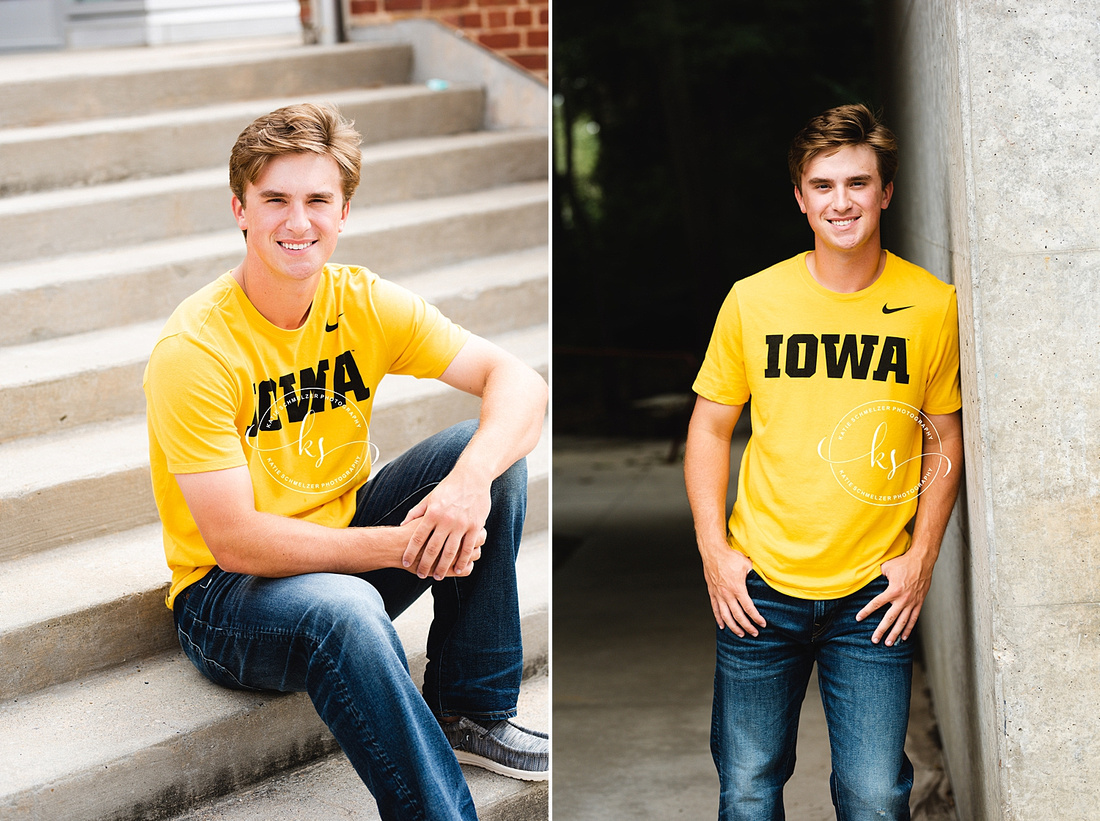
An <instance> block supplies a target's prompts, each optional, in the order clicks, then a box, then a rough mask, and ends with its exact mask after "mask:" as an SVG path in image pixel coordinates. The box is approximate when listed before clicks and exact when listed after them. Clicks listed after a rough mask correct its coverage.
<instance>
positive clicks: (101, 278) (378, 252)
mask: <svg viewBox="0 0 1100 821" xmlns="http://www.w3.org/2000/svg"><path fill="white" fill-rule="evenodd" d="M548 195H549V191H548V186H547V184H546V182H545V181H544V180H542V181H535V182H524V183H519V184H514V185H508V186H504V187H500V188H492V189H488V190H482V191H476V192H474V193H467V194H456V195H453V196H447V197H437V198H434V199H431V200H423V201H415V202H399V203H392V204H389V205H381V206H376V207H368V208H356V207H355V205H354V204H353V206H352V209H351V215H350V217H349V220H348V224H347V226H346V227H345V230H344V233H343V234H341V238H340V244H339V246H338V248H337V251H336V256H335V258H334V260H333V261H334V262H348V263H351V264H367V266H368V267H370V268H371V269H372V270H374V271H377V272H378V273H380V274H382V275H383V276H386V277H387V278H391V279H396V278H399V277H400V276H402V275H405V274H409V273H412V272H416V271H424V270H429V269H431V268H435V267H441V266H445V265H452V264H457V263H460V262H465V261H470V260H475V259H478V258H481V257H491V256H495V255H500V254H507V253H512V252H517V251H521V250H524V249H529V248H532V247H544V246H545V245H546V243H547V215H548V205H549V203H548ZM227 201H228V194H227V193H226V194H225V199H223V200H222V201H221V202H220V203H219V205H218V208H219V210H224V213H226V215H227V218H228V214H229V209H228V206H227V204H226V203H227ZM3 204H4V203H3V201H0V206H2V205H3ZM47 242H52V243H53V244H54V245H57V246H59V247H60V246H62V243H61V242H60V241H59V240H58V241H56V242H53V241H47ZM243 249H244V244H243V240H242V238H241V232H240V231H239V230H237V228H236V227H235V226H234V227H232V228H230V229H228V230H225V231H217V232H213V233H205V234H199V235H195V236H188V237H181V238H177V239H172V240H162V241H158V242H148V243H144V244H142V245H137V246H132V247H117V246H115V247H114V248H112V249H111V250H102V249H99V248H96V249H90V250H88V251H87V252H85V253H71V252H72V250H73V249H71V248H67V249H65V248H63V249H62V250H63V251H65V253H63V254H62V253H61V252H58V254H59V255H57V256H53V257H48V258H46V259H37V260H33V261H29V260H28V261H22V262H14V261H12V260H8V261H7V262H6V264H4V265H0V315H3V316H4V317H6V319H7V321H6V322H4V323H0V344H4V345H11V344H20V343H26V342H32V341H37V340H43V339H49V338H52V337H57V336H65V335H68V334H73V333H81V332H84V331H92V330H98V329H102V328H106V327H111V326H113V325H119V324H134V323H140V322H145V321H148V320H152V319H155V318H157V317H161V316H167V315H168V314H170V313H171V312H172V311H173V310H174V309H175V307H176V306H177V305H178V304H179V302H180V301H181V300H182V299H183V298H184V297H186V296H187V295H189V294H191V293H194V292H195V291H197V290H198V289H199V288H201V287H202V286H203V285H205V284H206V283H208V282H210V281H211V280H212V279H214V278H215V277H216V276H217V275H218V274H220V273H222V272H224V271H227V270H230V269H231V268H233V267H234V266H236V265H237V264H238V263H239V262H240V260H241V257H242V255H243ZM13 262H14V264H13Z"/></svg>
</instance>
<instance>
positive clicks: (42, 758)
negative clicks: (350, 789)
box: [0, 534, 549, 821]
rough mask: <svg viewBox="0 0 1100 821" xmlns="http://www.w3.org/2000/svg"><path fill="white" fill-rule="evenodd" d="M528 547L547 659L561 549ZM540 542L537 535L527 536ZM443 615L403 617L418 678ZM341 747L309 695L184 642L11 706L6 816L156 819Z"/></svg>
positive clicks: (0, 806)
mask: <svg viewBox="0 0 1100 821" xmlns="http://www.w3.org/2000/svg"><path fill="white" fill-rule="evenodd" d="M533 541H535V542H536V543H538V547H537V548H534V549H531V550H528V551H527V552H526V553H524V552H522V551H521V554H520V560H519V564H518V567H517V569H518V572H519V573H520V576H521V578H522V579H524V581H523V582H522V583H521V591H520V596H521V599H520V607H521V616H522V623H523V627H524V642H525V648H524V657H525V662H526V666H527V667H528V668H529V669H531V670H540V669H544V668H545V666H546V659H547V653H548V643H547V641H546V638H545V637H546V634H547V632H548V630H547V611H548V603H549V598H548V592H547V586H548V585H547V567H548V563H549V553H548V547H547V539H546V537H545V534H542V535H541V537H539V538H537V539H534V540H533ZM525 547H533V545H525ZM430 617H431V601H430V597H423V598H422V599H421V600H420V601H418V602H417V603H416V604H415V605H414V606H413V607H412V608H410V609H409V611H407V612H406V613H405V614H403V615H402V616H401V617H400V618H399V619H398V620H397V622H396V623H397V627H398V632H399V634H400V635H401V639H402V642H404V643H405V646H406V654H407V655H408V656H409V660H410V668H411V669H412V670H413V675H414V680H416V681H419V680H420V679H421V676H422V674H423V663H424V653H423V649H422V644H423V639H424V636H425V635H426V634H427V625H428V623H429V622H430ZM334 749H335V742H334V741H333V739H332V738H331V735H330V734H329V733H328V730H327V728H325V727H324V725H323V724H322V723H321V721H320V720H319V719H318V718H317V715H316V713H315V712H314V710H313V706H312V704H311V703H310V701H309V699H308V697H306V696H304V695H303V694H292V695H276V694H272V693H253V692H248V693H244V692H239V691H229V690H224V689H222V688H219V687H216V686H214V685H212V684H210V683H209V682H207V681H206V680H205V679H203V678H202V676H201V675H199V673H198V672H197V671H195V670H194V668H193V667H192V666H191V665H190V663H189V662H188V661H187V660H186V659H185V658H184V656H183V654H182V653H180V652H177V651H172V652H169V653H165V654H162V655H158V656H154V657H152V658H150V659H147V660H144V661H142V662H139V663H136V664H129V665H124V666H122V667H119V668H116V669H114V670H111V671H109V672H106V673H103V674H101V675H98V676H94V677H92V678H89V679H85V680H81V681H72V682H68V683H66V684H62V685H58V686H56V687H51V688H48V689H46V690H43V691H40V692H38V693H34V694H31V695H29V696H24V697H21V698H19V699H15V700H12V701H9V702H7V703H5V704H4V705H3V706H2V708H0V757H2V760H3V761H4V762H5V766H4V769H3V770H2V771H0V815H2V816H3V817H4V818H6V819H7V818H11V819H24V818H27V819H30V818H35V819H42V818H51V819H52V818H58V819H60V818H64V819H66V821H83V820H84V819H104V818H154V817H164V815H165V814H166V813H168V812H172V811H177V812H178V811H179V810H180V809H183V808H186V807H188V806H191V805H193V804H195V803H196V802H198V801H201V800H204V799H207V798H210V797H212V796H215V795H218V794H225V793H226V792H228V791H232V790H235V789H239V788H240V787H242V786H244V785H246V784H249V783H254V782H256V781H258V780H260V779H262V778H266V777H268V776H269V775H270V774H271V773H272V772H278V771H280V770H285V769H287V768H288V767H292V766H294V765H297V764H301V763H304V762H306V761H310V760H313V759H315V758H316V757H318V756H319V755H322V754H324V753H326V752H332V751H334Z"/></svg>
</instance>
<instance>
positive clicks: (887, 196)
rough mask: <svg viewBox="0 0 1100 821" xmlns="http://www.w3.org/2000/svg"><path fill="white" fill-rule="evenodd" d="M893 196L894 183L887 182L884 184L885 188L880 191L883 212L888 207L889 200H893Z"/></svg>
mask: <svg viewBox="0 0 1100 821" xmlns="http://www.w3.org/2000/svg"><path fill="white" fill-rule="evenodd" d="M893 196H894V183H893V182H888V183H886V185H885V187H884V188H883V189H882V210H883V211H885V210H886V209H887V208H888V207H889V205H890V200H891V199H892V198H893Z"/></svg>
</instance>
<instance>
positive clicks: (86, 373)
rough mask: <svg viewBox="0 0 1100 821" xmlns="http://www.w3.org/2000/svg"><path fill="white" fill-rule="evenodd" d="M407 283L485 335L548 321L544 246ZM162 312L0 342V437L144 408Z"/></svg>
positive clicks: (66, 426)
mask: <svg viewBox="0 0 1100 821" xmlns="http://www.w3.org/2000/svg"><path fill="white" fill-rule="evenodd" d="M405 284H406V285H407V286H408V287H410V288H412V289H413V290H414V291H415V292H416V293H418V294H420V295H421V296H423V297H425V298H426V299H427V300H428V301H429V302H432V303H434V304H435V305H436V306H438V307H439V308H440V310H442V311H443V313H444V314H445V315H446V316H449V317H451V318H452V319H454V320H455V321H456V322H458V323H459V324H462V325H464V326H465V327H467V328H469V329H470V330H472V331H474V332H476V333H479V334H481V335H482V336H488V335H491V334H494V333H500V332H503V331H511V330H515V329H516V328H519V327H525V326H528V325H539V324H545V323H546V321H547V294H548V271H547V265H546V248H545V247H542V248H536V249H532V250H528V251H524V252H520V253H516V254H509V255H505V256H501V257H494V258H490V259H488V260H475V261H472V262H468V263H465V264H463V265H459V266H447V267H445V268H442V269H439V270H436V271H432V272H427V273H424V274H420V275H417V276H414V277H409V278H408V279H407V280H406V281H405ZM164 321H165V320H164V319H163V318H158V319H155V320H152V321H150V322H143V323H138V324H134V325H123V326H118V327H111V328H107V329H105V330H101V331H90V332H87V333H80V334H72V335H69V336H64V337H59V338H56V339H49V340H45V341H42V342H34V343H29V344H25V345H10V346H7V347H0V396H2V397H3V402H4V404H5V406H6V407H7V408H8V413H7V414H6V415H5V418H4V420H3V422H2V423H0V441H7V440H11V439H14V438H16V437H21V436H37V435H41V434H47V433H54V432H57V431H61V430H67V429H71V428H74V427H78V426H80V425H86V424H92V423H95V422H106V421H109V420H111V419H117V418H119V417H121V416H130V415H134V414H139V413H142V412H143V411H144V409H145V397H144V394H143V393H142V390H141V380H142V374H143V372H144V370H145V364H146V362H147V361H148V358H149V352H150V351H151V350H152V347H153V344H154V343H155V342H156V339H157V337H158V336H159V335H160V331H161V329H162V328H163V326H164Z"/></svg>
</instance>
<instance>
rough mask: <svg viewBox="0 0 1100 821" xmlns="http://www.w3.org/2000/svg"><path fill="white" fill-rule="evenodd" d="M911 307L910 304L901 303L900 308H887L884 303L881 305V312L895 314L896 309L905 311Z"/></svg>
mask: <svg viewBox="0 0 1100 821" xmlns="http://www.w3.org/2000/svg"><path fill="white" fill-rule="evenodd" d="M912 307H913V306H912V305H902V306H901V307H900V308H887V307H886V306H885V305H883V306H882V312H883V313H884V314H896V313H897V312H898V311H905V310H907V309H909V308H912Z"/></svg>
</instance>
